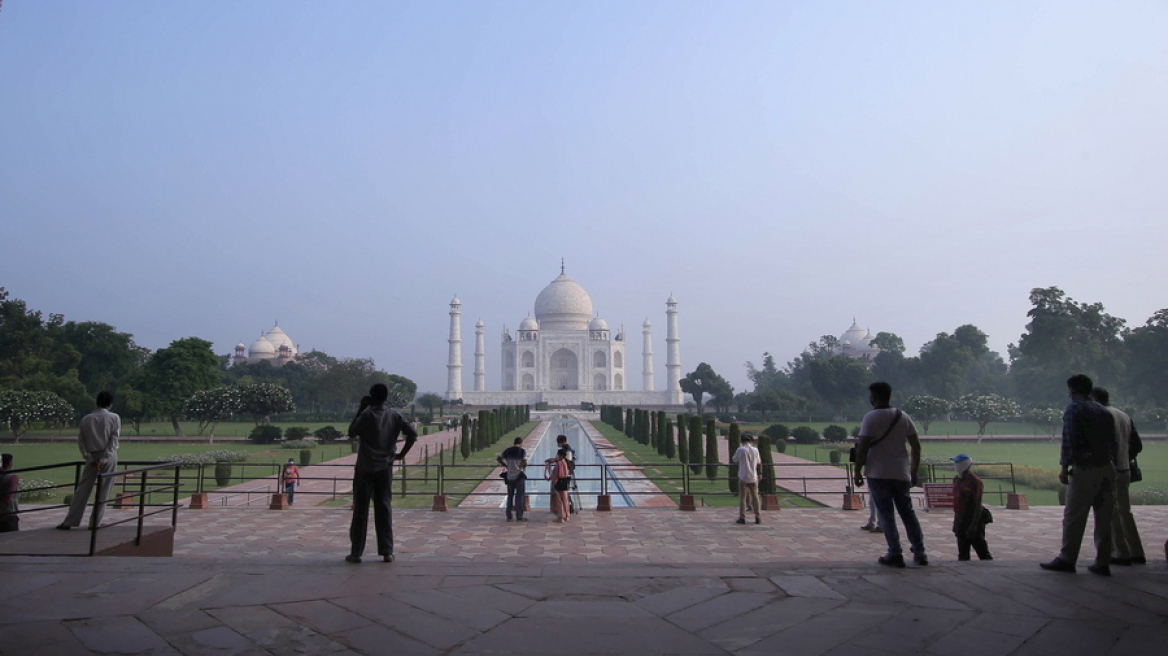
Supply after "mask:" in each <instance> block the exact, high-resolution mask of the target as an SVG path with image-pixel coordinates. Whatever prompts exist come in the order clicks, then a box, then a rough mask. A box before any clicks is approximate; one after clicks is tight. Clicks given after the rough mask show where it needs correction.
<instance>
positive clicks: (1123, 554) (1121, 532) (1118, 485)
mask: <svg viewBox="0 0 1168 656" xmlns="http://www.w3.org/2000/svg"><path fill="white" fill-rule="evenodd" d="M1091 399H1092V400H1094V401H1095V402H1096V403H1098V404H1099V405H1101V406H1103V407H1104V408H1107V411H1108V412H1110V413H1111V415H1112V416H1113V417H1115V514H1114V515H1113V516H1112V518H1111V541H1112V545H1111V564H1112V565H1124V566H1127V565H1132V564H1136V565H1144V564H1146V563H1147V562H1148V559H1147V558H1145V557H1144V545H1143V543H1142V542H1140V532H1139V531H1138V530H1136V518H1135V517H1134V516H1132V511H1131V497H1130V496H1129V495H1128V488H1129V487H1131V483H1132V480H1131V475H1132V472H1131V463H1132V461H1133V460H1135V458H1136V456H1138V455H1140V452H1141V451H1143V450H1144V444H1143V442H1142V441H1140V434H1139V433H1138V432H1136V426H1135V424H1134V423H1132V420H1131V417H1129V416H1128V415H1127V413H1126V412H1124V411H1123V410H1120V409H1119V408H1116V407H1114V406H1112V405H1111V395H1110V394H1109V393H1108V392H1107V390H1105V389H1103V388H1102V387H1096V388H1094V389H1092V390H1091Z"/></svg>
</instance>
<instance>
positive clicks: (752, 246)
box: [0, 0, 1168, 393]
mask: <svg viewBox="0 0 1168 656" xmlns="http://www.w3.org/2000/svg"><path fill="white" fill-rule="evenodd" d="M1166 35H1168V5H1166V4H1165V3H1163V2H1153V1H1148V2H1085V3H1080V2H1070V1H1067V0H1058V1H1056V2H1018V1H1015V0H1010V1H1008V2H978V3H963V4H960V5H959V4H958V3H936V2H904V3H899V2H891V1H882V2H867V1H862V2H811V1H808V2H784V1H781V0H770V1H768V2H740V1H735V2H636V1H629V0H622V1H619V2H596V1H589V2H565V1H557V2H546V1H542V0H541V1H537V2H486V1H478V0H476V1H466V2H434V1H426V2H421V1H419V2H407V3H399V2H388V1H385V0H378V1H370V2H358V1H346V2H319V1H315V2H298V1H289V0H280V1H278V2H277V1H275V0H270V1H266V0H265V1H261V0H249V1H248V2H227V1H225V0H224V1H211V2H181V3H180V2H148V1H145V0H138V1H135V2H130V1H121V0H103V1H102V2H65V1H60V0H35V1H34V0H6V1H5V2H4V5H3V8H2V10H0V286H4V287H6V288H7V289H8V290H9V292H10V293H11V294H12V295H13V296H15V297H17V298H20V299H23V300H25V301H27V302H28V304H29V305H30V306H31V307H33V308H35V309H39V310H42V311H44V312H46V313H48V312H55V313H61V314H64V315H65V316H66V318H67V319H71V320H78V321H81V320H94V321H103V322H106V323H110V324H112V325H114V326H116V327H117V328H118V329H119V330H121V331H124V332H129V333H132V334H133V335H134V336H135V339H136V340H137V341H138V343H139V344H141V345H143V346H147V347H150V348H155V349H156V348H160V347H163V346H166V345H167V344H168V343H170V342H171V341H172V340H175V339H178V338H182V337H187V336H197V337H201V338H204V339H208V340H211V341H213V342H214V344H215V350H216V352H217V353H227V352H229V351H231V349H232V347H233V346H234V344H235V343H236V342H240V341H243V342H245V343H249V344H250V343H251V341H252V340H254V339H255V338H256V337H257V336H259V335H260V333H261V332H262V331H265V330H267V329H268V328H270V327H271V326H272V324H273V322H274V321H276V320H279V322H280V326H281V327H282V328H283V329H284V330H285V331H286V332H287V333H288V334H289V335H290V336H291V337H292V339H293V340H294V341H296V342H297V343H299V345H300V346H301V348H302V349H304V350H307V349H311V348H317V349H321V350H324V351H327V352H328V353H330V354H332V355H335V356H341V357H365V356H367V357H373V358H374V359H375V360H376V363H377V365H378V366H379V367H380V368H383V369H385V370H387V371H390V372H392V373H398V374H402V375H405V376H407V377H409V378H411V379H413V380H415V381H416V382H417V383H418V385H419V391H434V392H438V393H442V392H443V391H445V384H446V383H445V381H446V379H445V371H446V370H445V365H446V350H447V346H446V337H447V326H448V316H447V312H448V309H449V308H448V303H449V301H450V299H451V298H452V297H453V296H454V295H455V294H457V295H458V296H459V298H460V299H461V300H462V303H463V313H464V314H463V332H464V334H463V338H464V354H463V361H464V364H466V365H467V367H466V371H465V372H464V380H463V386H464V389H470V388H471V387H472V385H473V376H471V370H472V365H473V357H472V351H473V324H474V321H475V320H476V319H479V318H481V319H482V320H483V321H484V322H486V325H487V366H488V385H489V387H490V389H498V386H499V347H498V335H499V332H500V331H501V330H502V327H503V324H507V325H508V326H510V327H511V329H512V330H514V329H515V328H516V327H517V325H518V324H519V322H520V320H521V319H522V318H523V317H524V316H526V315H527V313H529V312H530V311H531V310H532V306H533V304H534V301H535V297H536V295H538V293H539V292H540V290H541V289H543V287H544V286H545V285H547V283H548V282H550V281H551V280H552V279H553V278H555V277H556V275H558V274H559V269H560V259H561V258H564V259H565V260H566V262H567V273H568V275H569V276H571V277H572V278H573V279H575V280H576V281H577V282H578V283H580V284H581V285H582V286H583V287H584V288H585V289H586V290H587V291H588V292H589V294H590V295H591V297H592V301H593V305H594V307H595V309H596V310H597V311H598V312H599V313H600V315H601V316H603V317H604V318H605V319H606V320H607V321H608V322H609V323H610V324H611V325H612V326H613V327H614V328H615V327H616V326H618V325H620V324H622V323H623V324H624V325H625V326H626V328H627V329H628V332H629V333H630V341H631V342H632V344H631V346H632V348H631V349H630V354H629V355H630V357H629V365H630V367H629V370H628V379H629V381H630V383H631V386H632V387H633V388H639V386H640V382H641V375H640V374H641V371H640V351H641V349H640V325H641V323H642V322H643V321H644V320H645V319H646V318H648V319H649V320H650V321H652V322H653V324H654V327H655V341H656V344H655V348H654V350H655V353H656V369H657V373H656V378H657V381H658V387H659V388H660V386H661V385H663V383H664V380H665V374H664V364H665V344H664V338H665V299H666V298H668V297H669V295H670V294H673V295H674V296H676V298H677V299H678V301H679V309H680V324H681V336H682V345H681V346H682V349H681V350H682V365H683V370H684V371H687V372H688V371H691V370H692V369H693V368H694V367H695V366H696V365H697V364H698V363H699V362H700V361H707V362H709V363H710V364H711V365H713V367H714V369H715V370H717V371H718V372H719V373H721V374H723V375H724V376H725V377H726V378H727V379H728V380H730V382H731V383H732V384H733V385H734V386H735V388H736V389H737V390H740V391H741V390H745V389H748V388H749V386H748V383H747V379H746V375H745V369H744V367H743V363H744V362H745V361H747V360H752V361H754V362H755V363H758V362H760V359H761V356H762V353H763V352H764V351H769V352H771V353H772V354H774V355H775V357H776V359H777V360H778V361H779V362H780V364H781V363H784V362H786V361H788V360H790V359H791V358H793V357H794V356H796V355H797V354H798V353H799V352H800V351H801V350H802V349H803V347H804V346H805V345H806V344H807V343H808V342H810V341H813V340H815V339H817V338H818V337H819V336H820V335H823V334H834V335H837V336H838V335H839V334H840V333H842V332H843V331H844V330H846V329H847V328H848V327H849V326H850V325H851V323H852V318H853V317H855V318H856V319H857V320H858V321H859V322H860V324H861V325H863V326H866V327H870V328H871V330H872V331H873V332H879V331H882V330H884V331H891V332H894V333H897V334H899V335H900V336H902V337H903V338H904V340H905V342H906V345H907V346H908V349H909V351H910V352H911V353H914V354H915V353H916V351H917V349H919V348H920V346H921V344H922V343H924V342H925V341H927V340H929V339H931V338H932V337H933V336H934V335H935V334H936V333H937V332H940V331H949V332H951V331H952V330H953V329H954V328H956V327H957V326H959V325H961V324H964V323H973V324H975V325H977V326H978V327H980V328H981V329H982V330H984V331H985V332H986V333H988V334H989V336H990V340H991V345H992V346H993V348H995V349H996V350H999V351H1000V352H1002V354H1003V356H1005V349H1006V345H1007V344H1009V343H1011V342H1015V341H1017V339H1018V337H1019V335H1021V334H1022V332H1023V331H1024V327H1025V324H1026V316H1025V315H1026V312H1027V310H1028V309H1029V307H1030V306H1029V302H1028V300H1027V297H1028V294H1029V291H1030V289H1031V288H1033V287H1047V286H1058V287H1061V288H1062V289H1063V290H1064V291H1066V292H1067V293H1068V294H1069V295H1070V296H1072V297H1074V298H1075V299H1077V300H1081V301H1092V302H1094V301H1099V302H1102V303H1103V304H1104V305H1105V306H1106V308H1107V309H1108V311H1110V312H1111V313H1112V314H1114V315H1117V316H1120V317H1123V318H1125V319H1127V320H1128V322H1129V324H1131V325H1141V324H1143V322H1144V321H1145V320H1146V319H1147V318H1148V317H1149V316H1151V315H1152V313H1153V312H1155V311H1156V310H1157V309H1160V308H1163V307H1168V298H1166V296H1168V295H1166V293H1165V289H1166V287H1168V266H1165V262H1164V256H1165V247H1166V246H1168V227H1166V224H1168V222H1166V220H1165V219H1166V217H1165V208H1166V207H1168V175H1166V174H1168V37H1166Z"/></svg>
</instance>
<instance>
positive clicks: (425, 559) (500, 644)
mask: <svg viewBox="0 0 1168 656" xmlns="http://www.w3.org/2000/svg"><path fill="white" fill-rule="evenodd" d="M1060 510H1061V509H1059V508H1035V509H1032V510H1027V511H1006V510H1001V511H995V519H996V521H995V523H994V524H993V525H991V526H990V546H991V549H992V550H993V552H994V554H995V556H996V558H997V560H995V561H993V562H977V561H974V562H969V563H958V562H956V560H955V548H954V546H953V542H952V539H951V535H950V534H949V532H948V527H949V526H948V525H949V522H950V518H949V516H947V515H945V514H942V513H933V514H929V513H920V514H921V516H922V523H923V525H924V527H925V532H926V541H927V544H928V546H929V553H930V557H931V560H932V564H931V565H930V566H928V567H909V568H907V569H904V570H889V569H884V568H882V567H880V566H879V565H876V564H875V562H874V561H875V558H876V556H878V555H879V554H880V553H882V551H883V544H882V538H881V536H879V535H872V534H868V533H865V532H862V531H859V530H857V529H858V526H859V525H860V524H861V523H862V522H863V519H864V517H863V516H862V515H863V513H860V512H847V511H840V510H831V509H800V510H791V509H784V510H782V511H779V512H768V513H766V514H765V515H764V524H762V525H761V526H754V525H746V526H738V525H735V524H733V523H732V522H733V519H734V517H735V512H734V511H733V510H729V509H728V510H712V509H704V510H700V511H698V512H692V513H687V512H681V511H677V510H659V509H653V510H649V509H626V510H618V511H613V512H611V513H597V512H594V511H586V512H584V513H582V514H581V515H579V516H577V517H575V518H574V521H573V522H571V523H569V524H566V525H560V524H554V523H551V521H550V520H551V515H550V514H547V513H542V512H537V513H536V514H535V515H534V516H533V521H531V522H529V523H526V524H518V523H510V524H508V523H506V522H504V521H503V517H502V513H501V512H491V511H482V510H453V511H450V512H447V513H436V512H430V511H426V510H401V511H398V512H396V513H395V528H396V530H397V536H396V537H397V555H398V561H397V562H395V563H392V564H385V563H381V562H380V561H379V560H376V561H375V560H370V561H367V562H365V563H362V564H359V565H350V564H347V563H345V562H343V560H342V559H341V558H342V556H343V555H344V554H345V553H346V551H347V550H346V546H347V537H346V535H347V523H348V512H347V511H346V510H345V509H343V508H333V509H326V508H307V507H306V508H300V507H297V508H295V509H289V510H283V511H269V510H261V509H259V508H255V509H211V510H203V511H191V510H184V511H182V513H181V515H180V519H179V531H178V535H177V537H176V553H175V556H174V557H173V558H92V559H90V558H51V557H50V558H27V557H10V558H3V559H0V590H2V591H3V592H4V594H2V595H0V653H3V654H54V655H55V654H89V653H105V654H187V655H198V654H386V653H394V654H442V653H449V654H497V653H533V654H534V653H555V654H626V653H629V654H631V653H637V654H656V653H671V654H673V653H676V654H689V653H695V654H705V653H711V654H727V653H733V654H764V653H765V654H776V653H781V654H961V655H962V656H968V655H971V654H973V655H979V654H1017V655H1029V654H1035V655H1040V654H1117V655H1119V654H1123V655H1130V654H1135V655H1141V654H1160V653H1163V651H1164V645H1165V644H1168V566H1166V564H1165V561H1164V553H1163V549H1164V547H1163V544H1164V540H1165V538H1166V537H1168V535H1166V533H1168V508H1164V507H1142V508H1139V509H1137V519H1138V521H1139V522H1140V526H1141V529H1142V530H1143V533H1144V538H1145V544H1146V547H1147V549H1148V555H1149V557H1150V558H1151V560H1152V562H1151V563H1150V564H1148V565H1146V566H1139V567H1129V568H1119V567H1116V568H1114V569H1115V576H1113V577H1111V578H1101V577H1098V576H1094V575H1091V574H1088V573H1087V572H1086V571H1085V570H1081V571H1080V573H1078V574H1074V575H1070V574H1057V573H1050V572H1044V571H1042V570H1040V569H1039V568H1038V567H1037V562H1038V561H1040V560H1046V559H1049V558H1051V557H1052V556H1053V555H1054V553H1055V550H1056V548H1057V542H1058V537H1059V535H1058V534H1059V529H1058V526H1059V516H1060ZM58 519H59V518H58ZM38 521H44V522H46V524H47V525H51V523H52V522H51V521H50V520H49V519H48V518H45V519H43V520H38ZM28 529H30V530H38V529H36V526H33V525H29V526H28ZM39 530H51V529H49V528H44V527H42V528H40V529H39ZM1084 551H1085V552H1088V551H1089V549H1084Z"/></svg>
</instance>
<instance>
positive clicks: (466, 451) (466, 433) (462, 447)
mask: <svg viewBox="0 0 1168 656" xmlns="http://www.w3.org/2000/svg"><path fill="white" fill-rule="evenodd" d="M459 423H461V425H462V436H461V439H459V441H458V450H459V452H460V453H461V454H462V459H463V460H466V459H467V458H469V457H470V450H471V449H470V415H463V416H462V421H461V422H459Z"/></svg>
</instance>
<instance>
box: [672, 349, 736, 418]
mask: <svg viewBox="0 0 1168 656" xmlns="http://www.w3.org/2000/svg"><path fill="white" fill-rule="evenodd" d="M727 390H729V392H730V400H733V398H734V388H733V387H731V386H730V383H727V382H726V380H725V379H723V378H722V377H721V376H719V375H718V374H717V373H715V372H714V369H713V367H711V366H710V365H708V364H706V363H705V362H702V363H700V364H698V366H697V368H696V369H694V370H693V371H691V372H689V373H688V374H686V375H685V378H682V379H681V391H682V392H685V393H686V394H689V395H691V396H693V399H694V402H695V403H697V404H698V415H699V416H701V415H702V414H703V413H704V409H703V408H704V406H703V405H702V398H703V397H704V396H705V395H707V394H709V395H711V396H715V395H717V396H718V397H719V398H720V399H725V394H726V391H727Z"/></svg>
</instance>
